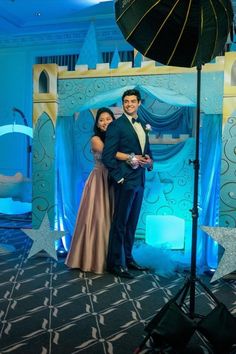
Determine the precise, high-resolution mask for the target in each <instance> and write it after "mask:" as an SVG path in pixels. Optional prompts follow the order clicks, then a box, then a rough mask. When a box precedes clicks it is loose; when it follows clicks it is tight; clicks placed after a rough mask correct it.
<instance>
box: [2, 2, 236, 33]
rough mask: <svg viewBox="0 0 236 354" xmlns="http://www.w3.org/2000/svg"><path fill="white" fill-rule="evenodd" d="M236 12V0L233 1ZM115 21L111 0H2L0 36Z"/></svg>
mask: <svg viewBox="0 0 236 354" xmlns="http://www.w3.org/2000/svg"><path fill="white" fill-rule="evenodd" d="M232 5H233V8H234V13H235V14H236V0H233V1H232ZM93 20H94V21H95V20H96V23H97V24H98V25H99V26H104V23H105V22H104V20H106V25H109V21H110V23H112V25H114V23H115V14H114V1H109V0H0V39H3V38H9V37H15V36H18V37H19V36H24V35H31V36H32V35H34V34H39V33H52V32H53V33H55V32H64V31H73V30H80V29H81V26H83V23H85V22H86V21H87V22H91V21H93Z"/></svg>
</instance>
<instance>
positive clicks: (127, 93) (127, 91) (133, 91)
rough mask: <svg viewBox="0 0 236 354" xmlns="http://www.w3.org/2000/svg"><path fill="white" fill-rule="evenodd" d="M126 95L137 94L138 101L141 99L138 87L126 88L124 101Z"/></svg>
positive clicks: (123, 96)
mask: <svg viewBox="0 0 236 354" xmlns="http://www.w3.org/2000/svg"><path fill="white" fill-rule="evenodd" d="M126 96H136V97H137V100H138V102H140V101H141V95H140V92H139V91H138V90H136V89H132V90H126V91H125V92H124V93H123V95H122V102H124V98H125V97H126Z"/></svg>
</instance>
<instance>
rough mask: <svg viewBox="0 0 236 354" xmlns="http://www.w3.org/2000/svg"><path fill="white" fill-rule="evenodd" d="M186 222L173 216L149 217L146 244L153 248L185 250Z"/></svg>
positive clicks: (147, 219)
mask: <svg viewBox="0 0 236 354" xmlns="http://www.w3.org/2000/svg"><path fill="white" fill-rule="evenodd" d="M184 233H185V220H184V219H181V218H178V217H177V216H173V215H147V218H146V243H147V244H149V245H151V246H153V247H159V248H161V247H164V248H167V249H184Z"/></svg>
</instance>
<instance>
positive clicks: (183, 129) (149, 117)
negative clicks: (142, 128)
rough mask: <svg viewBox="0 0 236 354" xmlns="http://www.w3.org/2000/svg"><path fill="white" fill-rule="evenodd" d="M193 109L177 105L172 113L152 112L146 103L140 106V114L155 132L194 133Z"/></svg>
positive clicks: (176, 134) (175, 134) (173, 134)
mask: <svg viewBox="0 0 236 354" xmlns="http://www.w3.org/2000/svg"><path fill="white" fill-rule="evenodd" d="M193 112H194V111H193V109H192V108H191V107H177V108H176V110H174V111H173V112H171V113H166V114H164V115H160V114H154V113H151V112H150V111H149V110H148V109H147V108H146V107H145V106H144V105H141V106H140V107H139V115H140V116H141V117H142V119H143V120H144V121H145V122H146V123H149V124H150V125H151V126H152V129H153V130H154V132H157V133H158V134H163V133H164V134H172V136H173V137H174V136H178V135H179V134H189V135H191V133H192V127H193V114H194V113H193Z"/></svg>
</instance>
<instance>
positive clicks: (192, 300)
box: [189, 65, 202, 318]
mask: <svg viewBox="0 0 236 354" xmlns="http://www.w3.org/2000/svg"><path fill="white" fill-rule="evenodd" d="M201 70H202V66H201V65H198V66H197V112H196V132H195V135H196V146H195V160H194V161H192V162H193V165H194V192H193V208H192V209H191V212H192V250H191V273H190V304H189V312H190V317H192V318H194V315H195V282H196V258H197V232H198V182H199V145H200V144H199V142H200V136H199V135H200V106H201Z"/></svg>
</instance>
